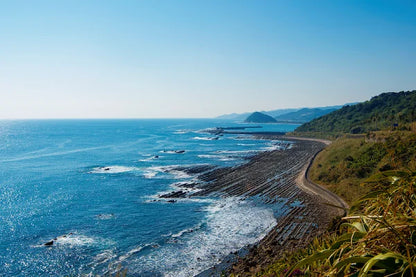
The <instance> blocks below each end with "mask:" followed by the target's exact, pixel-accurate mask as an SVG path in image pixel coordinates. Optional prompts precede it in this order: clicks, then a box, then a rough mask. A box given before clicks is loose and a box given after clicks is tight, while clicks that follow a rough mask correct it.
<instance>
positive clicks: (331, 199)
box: [160, 134, 345, 277]
mask: <svg viewBox="0 0 416 277" xmlns="http://www.w3.org/2000/svg"><path fill="white" fill-rule="evenodd" d="M257 137H258V138H262V139H273V140H282V141H292V142H294V143H293V144H290V146H289V144H287V143H285V142H283V145H285V146H286V147H283V148H282V149H280V150H274V151H267V152H262V153H259V154H258V155H256V156H254V157H252V158H250V160H249V161H248V162H247V163H245V164H243V165H240V166H237V167H230V168H216V169H210V170H208V171H205V172H201V174H200V175H199V176H198V180H199V181H200V182H196V183H190V184H187V186H188V188H193V189H195V190H189V191H190V192H188V191H185V190H184V191H177V192H171V193H169V194H165V195H161V196H160V197H161V198H166V199H175V198H183V197H205V196H218V197H228V196H238V197H242V198H249V197H256V198H257V199H261V201H263V202H264V203H266V204H270V205H273V203H275V202H276V201H281V200H282V199H285V201H286V204H287V205H292V204H294V203H296V205H294V207H292V208H291V210H290V212H289V213H288V214H286V215H285V216H283V217H280V218H278V219H277V220H278V221H277V225H276V226H275V227H274V228H273V230H272V231H271V232H270V233H269V234H268V235H266V236H265V237H264V238H263V239H262V240H261V241H260V242H259V243H258V244H257V245H252V246H247V247H246V248H244V249H242V250H241V251H239V253H233V254H230V255H229V256H228V257H227V258H226V259H224V260H223V262H222V263H220V264H218V265H216V266H214V267H213V268H211V269H209V270H207V271H204V272H202V273H201V274H199V275H198V276H200V277H202V276H219V275H220V274H221V273H222V272H223V271H228V272H233V273H236V274H239V276H252V275H253V274H255V273H256V272H258V271H259V270H260V268H264V267H266V266H267V265H269V264H271V263H272V262H273V261H275V260H276V259H278V258H279V257H280V256H281V255H282V253H283V252H286V251H292V250H295V249H299V248H302V247H305V246H306V245H307V244H308V243H309V242H310V241H311V240H312V239H313V238H314V237H315V236H317V235H319V234H321V233H323V232H324V231H325V230H326V229H327V228H328V225H329V224H330V222H331V221H332V219H333V218H334V217H336V216H339V215H342V214H343V210H342V209H339V208H335V207H333V206H330V205H327V203H330V204H332V205H337V206H343V203H341V202H342V200H340V199H339V198H338V197H337V196H336V195H331V194H328V191H326V190H325V189H323V188H321V187H319V186H317V187H314V186H316V185H315V184H313V183H311V182H310V181H309V180H308V179H307V177H306V176H307V169H308V166H309V164H310V162H311V160H312V159H313V158H314V157H315V156H316V154H317V153H319V152H320V151H321V150H322V149H323V148H324V147H325V145H326V142H325V141H320V140H311V139H305V140H304V139H300V138H293V137H290V138H289V137H284V136H281V135H276V134H257ZM337 201H338V202H337ZM339 201H341V202H339ZM344 203H345V202H344Z"/></svg>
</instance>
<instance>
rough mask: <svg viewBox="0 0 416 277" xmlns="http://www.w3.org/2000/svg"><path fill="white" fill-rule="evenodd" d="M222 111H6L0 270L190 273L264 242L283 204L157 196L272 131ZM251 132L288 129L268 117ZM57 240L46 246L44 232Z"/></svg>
mask: <svg viewBox="0 0 416 277" xmlns="http://www.w3.org/2000/svg"><path fill="white" fill-rule="evenodd" d="M218 126H226V127H230V126H234V127H235V126H237V127H242V126H243V127H244V126H251V125H250V124H238V123H233V122H227V121H221V120H213V119H211V120H208V119H199V120H190V119H189V120H188V119H187V120H185V119H172V120H20V121H0V276H84V275H85V276H95V275H105V274H112V273H114V272H116V271H117V270H118V269H119V268H120V267H121V268H122V269H126V270H127V272H128V274H131V275H135V276H194V275H196V274H197V273H199V272H201V271H203V270H205V269H207V268H209V267H211V266H213V265H215V264H216V263H218V262H219V261H220V260H221V259H223V258H224V257H225V256H227V255H228V254H229V253H231V252H233V251H237V250H239V249H240V248H242V247H244V246H246V245H249V244H252V243H255V242H257V241H259V240H260V239H261V238H262V237H264V236H265V234H267V232H268V231H270V230H271V228H273V226H274V225H275V224H276V217H278V216H279V214H283V213H284V212H285V208H284V207H283V204H282V206H281V207H279V206H277V207H276V205H275V206H274V207H269V206H266V205H264V204H261V203H260V202H259V201H255V200H251V199H245V200H243V199H238V198H233V197H227V198H225V197H200V198H183V199H178V200H175V201H168V200H167V199H161V198H159V197H158V195H161V194H163V193H167V192H169V191H174V190H175V189H176V188H177V186H178V184H181V183H184V182H190V181H192V180H194V179H195V178H197V173H195V174H193V173H192V172H190V171H189V170H188V171H187V170H184V169H189V168H192V167H195V166H216V167H229V166H237V165H240V164H242V163H244V162H247V158H249V157H251V156H253V155H255V154H256V153H258V152H259V151H270V150H273V149H276V148H275V146H276V143H275V141H270V140H260V139H254V138H253V137H252V136H250V135H247V134H244V135H238V134H234V135H233V134H225V135H224V136H220V137H213V135H211V134H208V133H206V132H204V130H206V129H209V128H215V127H218ZM261 127H262V128H256V129H247V130H252V131H283V132H286V131H291V130H293V129H294V128H295V127H296V125H290V124H287V125H285V124H269V125H261ZM48 242H50V244H51V245H49V246H47V245H45V243H48Z"/></svg>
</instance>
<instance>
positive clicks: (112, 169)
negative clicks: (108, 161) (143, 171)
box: [89, 165, 139, 174]
mask: <svg viewBox="0 0 416 277" xmlns="http://www.w3.org/2000/svg"><path fill="white" fill-rule="evenodd" d="M136 170H139V169H138V168H137V167H130V166H120V165H113V166H100V167H95V168H93V169H92V170H91V171H90V172H89V173H96V174H105V173H107V174H113V173H123V172H129V171H136Z"/></svg>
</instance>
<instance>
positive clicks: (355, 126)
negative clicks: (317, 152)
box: [295, 90, 416, 136]
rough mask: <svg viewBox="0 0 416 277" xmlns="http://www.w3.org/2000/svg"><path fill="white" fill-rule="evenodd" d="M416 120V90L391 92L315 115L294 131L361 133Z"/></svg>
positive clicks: (334, 133)
mask: <svg viewBox="0 0 416 277" xmlns="http://www.w3.org/2000/svg"><path fill="white" fill-rule="evenodd" d="M414 121H416V90H413V91H406V92H398V93H394V92H389V93H383V94H380V95H378V96H375V97H373V98H372V99H371V100H369V101H366V102H364V103H359V104H356V105H352V106H345V107H343V108H341V109H339V110H336V111H334V112H332V113H329V114H327V115H324V116H322V117H319V118H316V119H314V120H312V121H310V122H308V123H305V124H303V125H302V126H299V127H298V128H297V129H296V130H295V133H299V135H302V133H307V132H309V133H325V134H327V135H330V136H335V135H337V134H344V133H351V134H358V133H366V132H368V131H377V130H385V129H389V128H390V129H391V128H395V129H406V128H407V127H406V124H407V123H409V122H414Z"/></svg>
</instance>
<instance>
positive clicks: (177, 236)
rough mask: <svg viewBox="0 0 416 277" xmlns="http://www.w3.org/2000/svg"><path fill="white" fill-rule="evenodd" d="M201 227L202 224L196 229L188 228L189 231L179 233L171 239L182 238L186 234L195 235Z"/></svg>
mask: <svg viewBox="0 0 416 277" xmlns="http://www.w3.org/2000/svg"><path fill="white" fill-rule="evenodd" d="M201 227H202V224H198V225H197V226H195V227H194V228H188V229H184V230H181V231H179V232H178V233H176V234H173V235H171V237H172V238H179V237H182V236H183V235H184V234H189V233H193V232H195V231H196V230H199V229H201Z"/></svg>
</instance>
